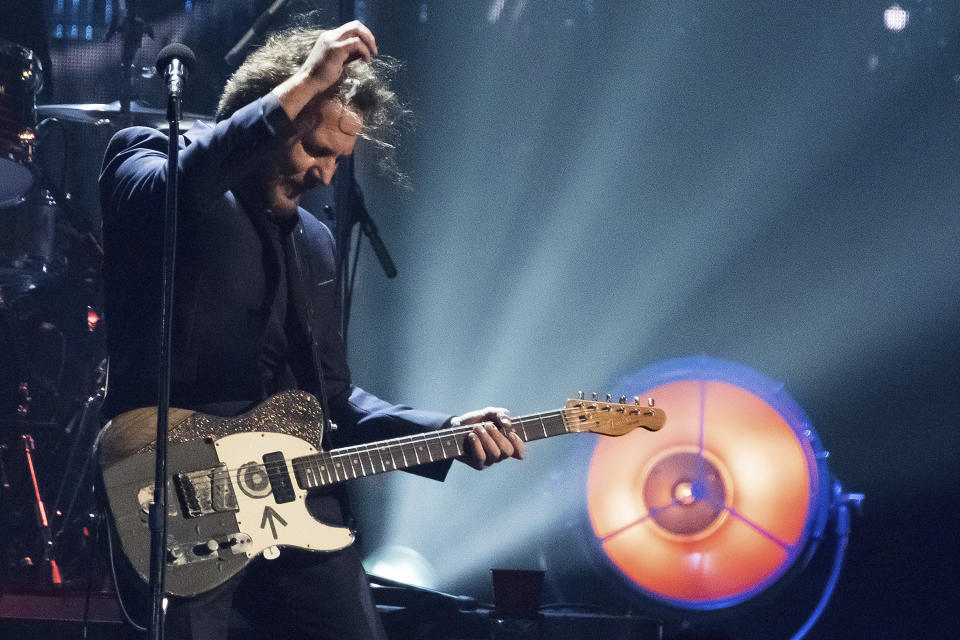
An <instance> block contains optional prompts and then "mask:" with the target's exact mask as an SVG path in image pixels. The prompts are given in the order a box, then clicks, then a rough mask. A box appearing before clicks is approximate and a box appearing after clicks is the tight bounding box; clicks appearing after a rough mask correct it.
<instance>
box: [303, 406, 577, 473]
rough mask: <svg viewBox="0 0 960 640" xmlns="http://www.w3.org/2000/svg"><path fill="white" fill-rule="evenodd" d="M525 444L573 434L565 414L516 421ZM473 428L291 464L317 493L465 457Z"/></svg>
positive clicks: (356, 448)
mask: <svg viewBox="0 0 960 640" xmlns="http://www.w3.org/2000/svg"><path fill="white" fill-rule="evenodd" d="M511 421H512V422H513V426H514V427H515V429H516V432H517V435H518V436H520V439H521V440H523V441H524V442H531V441H533V440H542V439H544V438H551V437H553V436H559V435H563V434H565V433H570V429H568V428H567V423H566V420H565V419H564V412H563V410H560V411H548V412H545V413H536V414H532V415H528V416H521V417H519V418H512V419H511ZM471 431H473V425H464V426H460V427H449V428H446V429H439V430H437V431H430V432H427V433H420V434H416V435H412V436H404V437H402V438H393V439H390V440H382V441H380V442H373V443H370V444H361V445H356V446H353V447H343V448H342V449H334V450H333V451H324V452H323V453H318V454H314V455H309V456H303V457H301V458H294V459H293V460H292V461H291V464H292V466H293V470H294V476H295V477H296V480H297V483H298V484H299V485H300V488H301V489H316V488H320V487H325V486H328V485H332V484H337V483H339V482H345V481H347V480H354V479H356V478H363V477H365V476H371V475H375V474H378V473H386V472H388V471H397V470H400V469H407V468H409V467H415V466H417V465H421V464H427V463H429V462H438V461H440V460H449V459H450V458H456V457H458V456H461V455H463V453H464V451H465V447H466V445H465V442H466V439H467V434H469V433H470V432H471Z"/></svg>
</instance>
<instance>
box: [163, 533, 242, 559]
mask: <svg viewBox="0 0 960 640" xmlns="http://www.w3.org/2000/svg"><path fill="white" fill-rule="evenodd" d="M252 544H253V540H252V539H251V538H250V536H249V535H247V534H245V533H232V534H222V535H217V536H214V537H212V538H210V539H208V540H206V541H196V542H185V543H180V544H171V545H170V546H168V547H167V563H168V564H171V565H175V566H181V565H186V564H193V563H194V562H202V561H204V560H212V559H215V558H219V559H225V558H226V557H227V556H230V555H237V554H240V553H247V552H248V551H249V550H250V546H251V545H252Z"/></svg>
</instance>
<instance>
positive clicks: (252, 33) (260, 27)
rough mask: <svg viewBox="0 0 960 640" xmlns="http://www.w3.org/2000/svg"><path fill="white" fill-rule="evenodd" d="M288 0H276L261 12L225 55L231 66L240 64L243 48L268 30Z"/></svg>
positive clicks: (225, 59)
mask: <svg viewBox="0 0 960 640" xmlns="http://www.w3.org/2000/svg"><path fill="white" fill-rule="evenodd" d="M287 1H288V0H275V1H274V3H273V4H271V5H270V6H269V7H268V8H267V10H266V11H264V12H263V13H261V14H260V17H259V18H257V20H256V22H254V23H253V26H252V27H250V28H249V29H247V32H246V33H245V34H243V37H242V38H240V40H239V41H238V42H237V44H235V45H233V48H232V49H230V51H228V52H227V55H225V56H224V57H223V60H224V62H226V63H227V64H228V65H230V66H231V67H235V66H237V65H238V64H240V62H241V61H242V59H243V57H242V56H243V50H244V49H246V48H247V45H248V44H250V42H251V41H253V40H254V39H256V38H259V37H260V36H262V35H263V32H264V31H266V30H267V27H269V26H270V23H271V22H273V16H274V15H276V13H277V12H278V11H280V9H282V8H283V5H285V4H287Z"/></svg>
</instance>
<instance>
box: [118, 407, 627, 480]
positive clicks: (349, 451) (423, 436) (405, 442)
mask: <svg viewBox="0 0 960 640" xmlns="http://www.w3.org/2000/svg"><path fill="white" fill-rule="evenodd" d="M634 406H635V405H625V404H619V403H600V402H592V403H591V404H590V405H588V406H586V407H582V406H581V407H564V408H562V409H556V410H553V411H547V412H543V413H539V414H529V415H525V416H519V417H515V418H511V422H513V423H515V424H514V426H515V427H520V428H521V429H523V430H524V436H525V437H526V438H528V440H527V441H528V442H529V441H530V439H529V438H530V436H529V434H527V433H526V429H525V428H524V427H525V426H531V427H532V426H533V425H534V423H539V424H540V425H541V427H544V428H545V425H543V422H544V420H556V419H557V418H560V419H561V421H562V422H561V424H562V426H563V431H558V432H556V433H552V434H547V435H545V437H550V436H551V435H561V434H563V433H570V432H571V430H570V429H569V428H568V425H567V421H566V418H568V417H569V416H570V415H583V414H584V413H585V409H586V410H594V411H605V410H608V409H606V408H605V407H607V408H609V407H623V408H626V407H631V409H632V408H633V407H634ZM477 424H483V423H477ZM477 424H469V425H460V426H458V427H447V428H444V429H440V430H438V431H430V432H425V433H418V434H412V435H408V436H399V437H396V438H390V439H387V440H380V441H377V442H375V443H365V444H358V445H351V446H348V447H342V448H339V449H333V450H332V451H320V452H318V453H315V454H308V455H305V456H298V457H296V458H293V459H291V460H289V461H286V460H285V461H284V462H289V467H288V466H287V465H286V464H285V465H284V466H283V468H282V469H278V470H277V471H275V472H271V471H270V470H269V469H268V465H267V464H265V463H256V464H255V465H253V466H246V467H232V468H231V467H214V468H212V469H211V473H209V477H210V478H211V481H212V482H215V481H217V480H220V481H222V480H223V479H224V477H226V478H227V479H229V478H231V477H233V476H234V475H235V474H236V472H237V471H239V470H240V469H241V468H246V469H251V470H254V469H255V470H257V471H262V472H264V473H266V475H267V478H268V479H270V481H271V484H274V482H273V481H274V479H277V478H281V477H282V476H284V475H286V476H288V477H289V473H290V471H291V470H295V469H296V467H297V466H304V465H306V464H308V463H307V462H305V461H304V460H305V459H308V458H309V459H313V460H319V459H328V460H330V461H337V460H343V459H349V458H350V457H352V456H359V455H362V454H364V453H366V454H367V456H368V458H370V462H371V463H372V466H373V468H372V470H371V471H370V472H369V473H362V472H360V473H359V475H357V473H356V472H355V470H354V468H353V467H352V466H351V467H342V466H341V467H340V468H341V469H344V470H346V469H350V470H351V471H350V472H349V473H352V474H353V475H352V477H346V478H344V479H342V480H341V479H339V477H338V478H337V479H336V480H335V481H323V482H322V483H321V484H319V485H318V486H317V487H311V488H319V487H320V486H325V485H332V484H338V483H340V482H345V481H347V480H353V479H357V478H361V477H364V476H365V475H377V474H379V473H384V472H387V471H393V470H400V469H404V468H409V467H414V466H419V465H420V464H428V463H430V462H437V461H441V460H447V459H449V458H452V457H455V456H450V457H449V458H446V457H445V458H436V459H434V458H431V459H429V460H427V461H426V462H418V463H417V464H409V463H408V462H407V461H406V460H405V459H404V462H405V466H404V467H397V466H396V464H395V461H394V460H393V459H392V458H391V463H393V464H392V468H391V469H386V468H385V465H386V461H385V460H384V459H383V456H382V453H381V451H383V450H389V449H394V448H398V449H400V451H401V453H402V447H405V446H411V445H416V444H420V443H423V444H425V445H427V451H428V455H429V454H430V448H429V447H430V444H431V443H432V442H433V441H439V440H441V439H442V438H444V437H448V436H452V437H455V438H456V437H459V436H463V435H466V434H468V433H470V432H472V431H473V428H474V427H475V426H477ZM600 424H601V420H587V421H585V422H583V423H581V424H580V425H579V426H587V427H589V426H596V427H599V426H600ZM537 430H538V431H539V430H540V429H537ZM588 430H589V429H588ZM227 437H229V436H227ZM534 439H539V438H534ZM455 444H456V447H457V451H458V455H462V452H461V451H460V444H459V442H457V443H455ZM443 450H444V449H443V444H442V443H441V451H443ZM374 452H375V453H377V455H378V456H379V457H380V458H381V468H380V470H376V464H375V463H373V458H372V456H371V455H370V454H371V453H374ZM274 464H279V463H271V465H270V466H273V465H274ZM361 465H362V462H361ZM188 473H196V472H188ZM294 475H296V474H294ZM337 475H338V476H339V472H338V474H337ZM327 476H328V477H331V478H332V474H331V473H330V472H327ZM321 479H322V476H321ZM138 484H140V483H138V482H133V481H130V482H126V483H123V484H121V485H120V486H123V487H132V486H137V485H138Z"/></svg>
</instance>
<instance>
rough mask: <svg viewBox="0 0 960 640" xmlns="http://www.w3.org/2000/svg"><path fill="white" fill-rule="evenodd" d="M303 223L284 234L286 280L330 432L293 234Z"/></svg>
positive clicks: (317, 350)
mask: <svg viewBox="0 0 960 640" xmlns="http://www.w3.org/2000/svg"><path fill="white" fill-rule="evenodd" d="M302 228H303V223H302V222H301V223H298V225H297V228H295V229H294V230H293V232H292V233H289V234H286V235H285V236H284V240H283V242H284V253H286V255H287V273H288V274H289V276H288V278H287V280H288V282H289V283H290V284H289V286H290V288H291V292H292V293H293V295H294V301H293V305H292V306H293V308H294V309H295V310H296V313H297V317H298V319H299V320H300V326H302V327H303V330H304V332H305V333H306V337H307V344H309V345H310V361H311V363H312V365H313V372H314V375H315V376H316V378H317V388H318V391H319V392H320V393H319V395H320V407H321V409H323V427H324V431H326V432H327V433H330V432H332V431H335V430H336V429H337V425H336V424H334V423H333V421H332V420H331V419H330V407H329V404H328V402H327V389H326V385H325V384H324V378H323V363H322V362H321V361H320V345H319V344H318V343H317V340H316V337H315V336H314V334H313V322H312V319H313V318H315V317H316V316H315V315H314V308H313V297H312V296H310V295H309V294H308V291H307V287H306V285H305V284H304V282H305V280H304V269H303V263H302V262H301V260H300V253H299V251H298V250H297V242H296V240H295V239H294V236H295V235H297V234H298V233H301V232H302Z"/></svg>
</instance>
